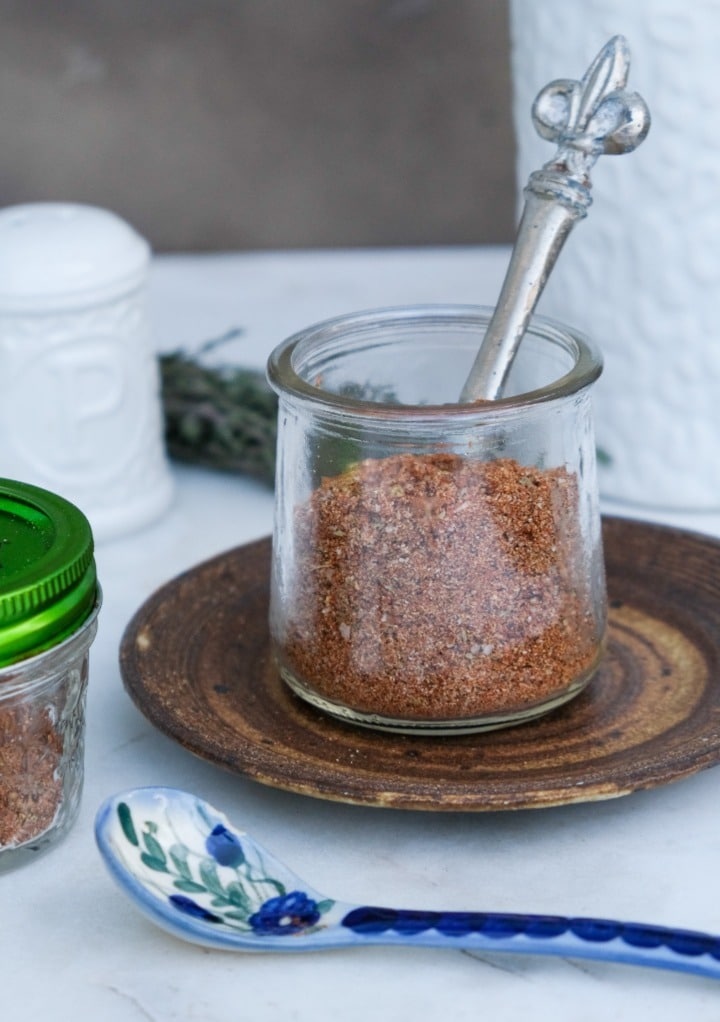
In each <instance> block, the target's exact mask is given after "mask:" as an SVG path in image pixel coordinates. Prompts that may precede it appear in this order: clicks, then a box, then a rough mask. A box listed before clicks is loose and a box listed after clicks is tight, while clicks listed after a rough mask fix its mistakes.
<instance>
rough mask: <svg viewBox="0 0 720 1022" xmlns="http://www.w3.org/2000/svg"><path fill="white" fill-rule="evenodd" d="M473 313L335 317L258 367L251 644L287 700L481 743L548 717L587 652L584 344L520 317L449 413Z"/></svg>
mask: <svg viewBox="0 0 720 1022" xmlns="http://www.w3.org/2000/svg"><path fill="white" fill-rule="evenodd" d="M490 315H491V310H490V309H483V308H478V307H473V306H418V307H409V308H398V309H385V310H378V311H371V312H366V313H358V314H355V315H349V316H343V317H340V318H338V319H334V320H330V321H328V322H325V323H320V324H318V325H316V326H313V327H311V328H309V329H308V330H305V331H303V332H301V333H299V334H296V335H295V336H294V337H291V338H290V339H289V340H288V341H286V342H285V343H284V344H282V345H280V346H279V347H278V348H277V349H276V350H275V351H274V352H273V354H272V355H271V357H270V361H269V364H268V376H269V379H270V382H271V384H272V386H273V387H274V388H275V390H276V391H277V393H278V394H279V398H280V407H279V418H278V423H279V435H278V467H277V482H276V510H275V524H274V537H273V562H272V589H271V605H270V634H271V642H272V649H273V655H274V657H275V659H276V661H277V664H278V668H279V671H280V673H281V675H282V677H283V679H284V680H285V681H286V682H287V684H288V685H289V686H290V687H291V688H292V690H293V691H294V692H295V693H296V694H297V695H299V696H301V697H302V698H303V699H306V700H307V701H308V702H310V703H312V704H313V705H315V706H316V707H319V708H320V709H322V710H325V711H327V712H328V713H330V714H333V715H335V716H337V717H340V718H342V719H344V720H347V721H351V722H354V723H357V724H361V725H366V726H370V727H376V728H381V729H385V730H391V731H400V732H411V733H417V734H454V733H462V732H472V731H482V730H487V729H490V728H497V727H503V726H507V725H510V724H514V723H519V722H521V721H525V720H528V719H531V718H533V717H536V716H538V715H539V714H542V713H545V712H547V711H549V710H551V709H553V708H554V707H557V706H559V705H561V704H562V703H564V702H566V701H567V700H569V699H570V698H572V697H573V696H575V695H576V694H577V693H578V692H580V691H581V690H582V688H583V687H584V686H585V685H586V684H587V682H588V680H589V679H590V678H591V676H592V675H593V673H594V671H595V669H596V667H597V665H598V662H599V660H600V657H601V655H602V651H603V642H604V634H605V626H606V591H605V576H604V565H603V556H602V547H601V530H600V514H599V507H598V497H597V485H596V471H595V445H594V437H593V424H592V413H591V400H590V392H591V385H592V383H593V382H594V381H595V380H596V379H597V378H598V376H599V375H600V372H601V368H602V366H601V360H600V357H599V355H598V353H597V352H596V350H595V349H594V347H593V346H592V345H591V344H590V342H589V341H587V340H586V339H585V338H583V337H581V336H579V335H578V334H576V333H575V332H573V331H571V330H569V329H567V328H565V327H563V326H561V325H559V324H555V323H552V322H550V321H548V320H544V319H541V318H540V317H537V318H535V319H534V320H533V322H532V324H531V327H530V329H529V330H528V332H527V334H526V336H525V338H524V339H523V342H522V345H521V348H520V352H519V354H518V356H517V357H516V360H515V363H514V365H513V369H512V372H511V375H510V378H509V381H508V385H507V388H506V391H505V396H504V397H503V398H502V399H500V400H498V401H493V402H481V403H477V404H473V405H470V404H465V405H460V404H458V403H457V401H458V396H459V394H460V391H461V389H462V386H463V383H464V381H465V379H466V377H467V374H468V372H469V370H470V367H471V365H472V362H473V359H474V357H475V355H476V353H477V350H478V348H479V346H480V343H481V340H482V337H483V332H484V330H485V328H486V326H487V324H488V322H489V318H490Z"/></svg>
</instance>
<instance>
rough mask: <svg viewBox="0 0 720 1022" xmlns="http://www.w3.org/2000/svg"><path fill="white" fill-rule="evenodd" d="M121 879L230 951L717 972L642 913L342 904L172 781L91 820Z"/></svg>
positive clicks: (715, 947)
mask: <svg viewBox="0 0 720 1022" xmlns="http://www.w3.org/2000/svg"><path fill="white" fill-rule="evenodd" d="M95 837H96V840H97V844H98V848H99V850H100V853H101V855H102V857H103V859H104V861H105V863H106V865H107V867H108V869H109V871H110V873H111V875H112V876H113V878H114V879H115V880H116V881H117V883H118V884H119V885H120V887H121V888H122V889H123V890H124V891H125V893H126V894H128V895H129V896H130V898H131V899H132V900H133V901H134V902H135V903H136V905H137V907H138V908H139V909H140V910H141V911H142V912H144V913H145V915H147V916H148V917H149V918H150V919H151V920H152V921H153V922H154V923H156V924H158V925H159V926H161V927H162V928H163V929H165V930H167V931H169V932H170V933H172V934H173V935H174V936H176V937H180V938H181V939H183V940H187V941H191V942H192V943H195V944H201V945H204V946H206V947H215V948H224V949H226V950H235V951H251V952H252V951H295V952H297V951H317V950H321V949H328V948H340V947H359V946H362V945H370V944H375V945H378V944H384V945H414V946H416V947H418V946H419V947H445V948H455V949H460V948H465V949H471V950H474V951H477V952H490V951H502V952H517V953H525V954H546V955H560V956H562V957H567V958H593V959H601V960H606V961H614V962H623V963H625V964H629V965H646V966H654V967H657V968H664V969H675V970H679V971H683V972H690V973H696V974H699V975H703V976H711V977H714V978H720V937H718V936H712V935H710V934H705V933H698V932H695V931H690V930H680V929H674V928H669V927H664V926H655V925H649V924H644V923H621V922H616V921H614V920H610V919H593V918H584V917H583V918H571V917H564V916H551V915H531V914H525V913H507V912H479V911H468V912H457V911H455V912H438V911H422V910H417V909H394V908H382V907H378V906H360V905H352V904H349V903H348V902H343V901H337V900H335V899H334V898H330V897H327V896H326V895H324V894H322V893H321V892H319V891H316V890H313V889H312V888H311V887H310V886H309V885H308V884H307V883H305V881H304V880H302V879H301V878H300V877H298V876H297V875H296V874H295V873H293V872H292V871H291V870H290V869H288V867H287V866H285V865H284V864H283V863H281V862H280V861H279V860H278V859H277V858H275V857H274V856H273V855H271V854H270V853H269V852H267V851H265V849H264V848H262V847H261V846H260V845H259V844H257V842H256V841H254V840H253V838H251V837H250V836H249V835H248V834H246V833H244V832H243V831H241V830H238V829H236V828H235V827H233V826H232V824H231V823H230V822H229V821H228V819H227V818H226V817H225V816H224V815H223V814H222V813H221V812H219V811H218V810H217V809H215V808H213V807H212V806H211V805H209V804H208V803H207V802H205V801H203V800H202V799H200V798H197V797H196V796H195V795H192V794H189V793H188V792H184V791H179V790H176V789H173V788H161V787H151V788H134V789H132V790H130V791H126V792H123V793H121V794H118V795H115V796H113V797H112V798H109V799H108V800H107V801H106V802H104V803H103V805H102V806H101V807H100V809H99V810H98V813H97V817H96V821H95Z"/></svg>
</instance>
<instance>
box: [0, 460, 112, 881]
mask: <svg viewBox="0 0 720 1022" xmlns="http://www.w3.org/2000/svg"><path fill="white" fill-rule="evenodd" d="M99 607H100V589H99V586H98V583H97V577H96V569H95V560H94V556H93V538H92V532H91V529H90V526H89V524H88V521H87V519H86V518H85V516H84V515H83V514H82V512H80V511H79V510H78V508H76V507H75V506H74V505H73V504H70V503H69V502H68V501H66V500H64V499H63V498H62V497H59V496H57V495H55V494H53V493H50V492H48V491H47V490H43V489H40V488H38V487H35V486H31V485H29V484H26V483H19V482H14V481H11V480H7V479H0V870H5V869H9V868H11V867H13V866H18V865H21V864H22V863H24V862H26V861H27V860H29V859H31V858H33V857H34V856H35V855H37V853H38V852H40V851H42V850H45V849H46V848H48V847H50V846H51V845H52V844H53V843H54V842H55V841H57V840H58V839H59V838H60V837H62V836H63V835H64V834H65V833H66V832H67V831H68V830H69V828H70V827H71V826H72V824H73V822H74V821H75V819H76V817H77V813H78V809H79V806H80V795H81V792H82V785H83V770H84V763H83V753H84V740H85V692H86V686H87V677H88V651H89V648H90V644H91V642H92V640H93V638H94V636H95V632H96V629H97V615H98V611H99Z"/></svg>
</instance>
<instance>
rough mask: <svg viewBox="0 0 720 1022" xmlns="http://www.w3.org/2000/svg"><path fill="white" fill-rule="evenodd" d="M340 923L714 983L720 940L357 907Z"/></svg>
mask: <svg viewBox="0 0 720 1022" xmlns="http://www.w3.org/2000/svg"><path fill="white" fill-rule="evenodd" d="M342 925H343V926H345V927H347V928H348V929H349V930H351V931H352V932H353V933H354V934H356V935H358V936H359V937H361V938H362V939H363V940H364V941H366V942H368V943H372V944H410V943H412V944H422V945H426V946H433V947H440V946H442V947H463V948H474V949H476V950H478V951H480V950H484V951H514V952H518V951H519V952H524V953H527V954H549V955H559V956H563V957H567V958H594V959H598V960H603V961H613V962H624V963H625V964H627V965H645V966H654V967H656V968H661V969H674V970H677V971H680V972H691V973H696V974H698V975H701V976H711V977H713V978H716V979H720V937H716V936H713V935H711V934H707V933H699V932H696V931H693V930H681V929H676V928H671V927H665V926H653V925H648V924H645V923H621V922H617V921H615V920H612V919H592V918H582V917H578V918H569V917H565V916H550V915H528V914H520V913H518V914H514V913H509V912H506V913H503V912H421V911H408V910H404V909H388V908H377V907H372V906H363V907H358V908H353V909H351V910H350V911H349V912H348V913H347V914H346V915H345V916H344V918H343V920H342Z"/></svg>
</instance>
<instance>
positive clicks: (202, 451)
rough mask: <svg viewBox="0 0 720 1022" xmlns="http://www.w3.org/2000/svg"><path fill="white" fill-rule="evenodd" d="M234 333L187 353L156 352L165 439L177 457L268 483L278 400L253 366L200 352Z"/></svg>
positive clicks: (271, 473) (271, 478) (272, 468)
mask: <svg viewBox="0 0 720 1022" xmlns="http://www.w3.org/2000/svg"><path fill="white" fill-rule="evenodd" d="M237 333H238V331H232V332H231V333H229V334H227V335H226V336H224V337H221V338H219V339H218V340H214V341H209V342H208V343H207V344H205V345H203V347H202V348H200V349H199V351H198V353H197V355H195V356H190V355H188V354H187V353H185V352H181V351H176V352H171V353H169V354H164V355H161V356H160V376H161V382H162V402H163V413H164V417H165V442H166V446H167V451H168V454H169V456H170V457H171V458H175V459H177V460H178V461H184V462H189V463H191V464H195V465H202V466H205V467H207V468H214V469H220V470H222V471H226V472H237V473H240V474H243V475H250V476H253V477H255V478H256V479H260V480H262V481H263V482H266V483H269V484H270V485H272V483H273V481H274V476H275V443H276V438H277V398H276V396H275V394H274V392H273V391H272V390H271V389H270V387H269V386H268V384H267V382H266V380H265V376H264V374H263V373H262V372H260V371H258V370H256V369H247V368H243V367H237V366H229V365H224V366H220V367H214V366H208V365H203V363H202V356H203V355H205V354H206V353H207V352H208V351H210V350H211V349H212V348H215V347H217V346H218V345H219V344H223V343H225V342H226V341H228V340H230V339H231V338H232V337H235V336H237Z"/></svg>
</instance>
